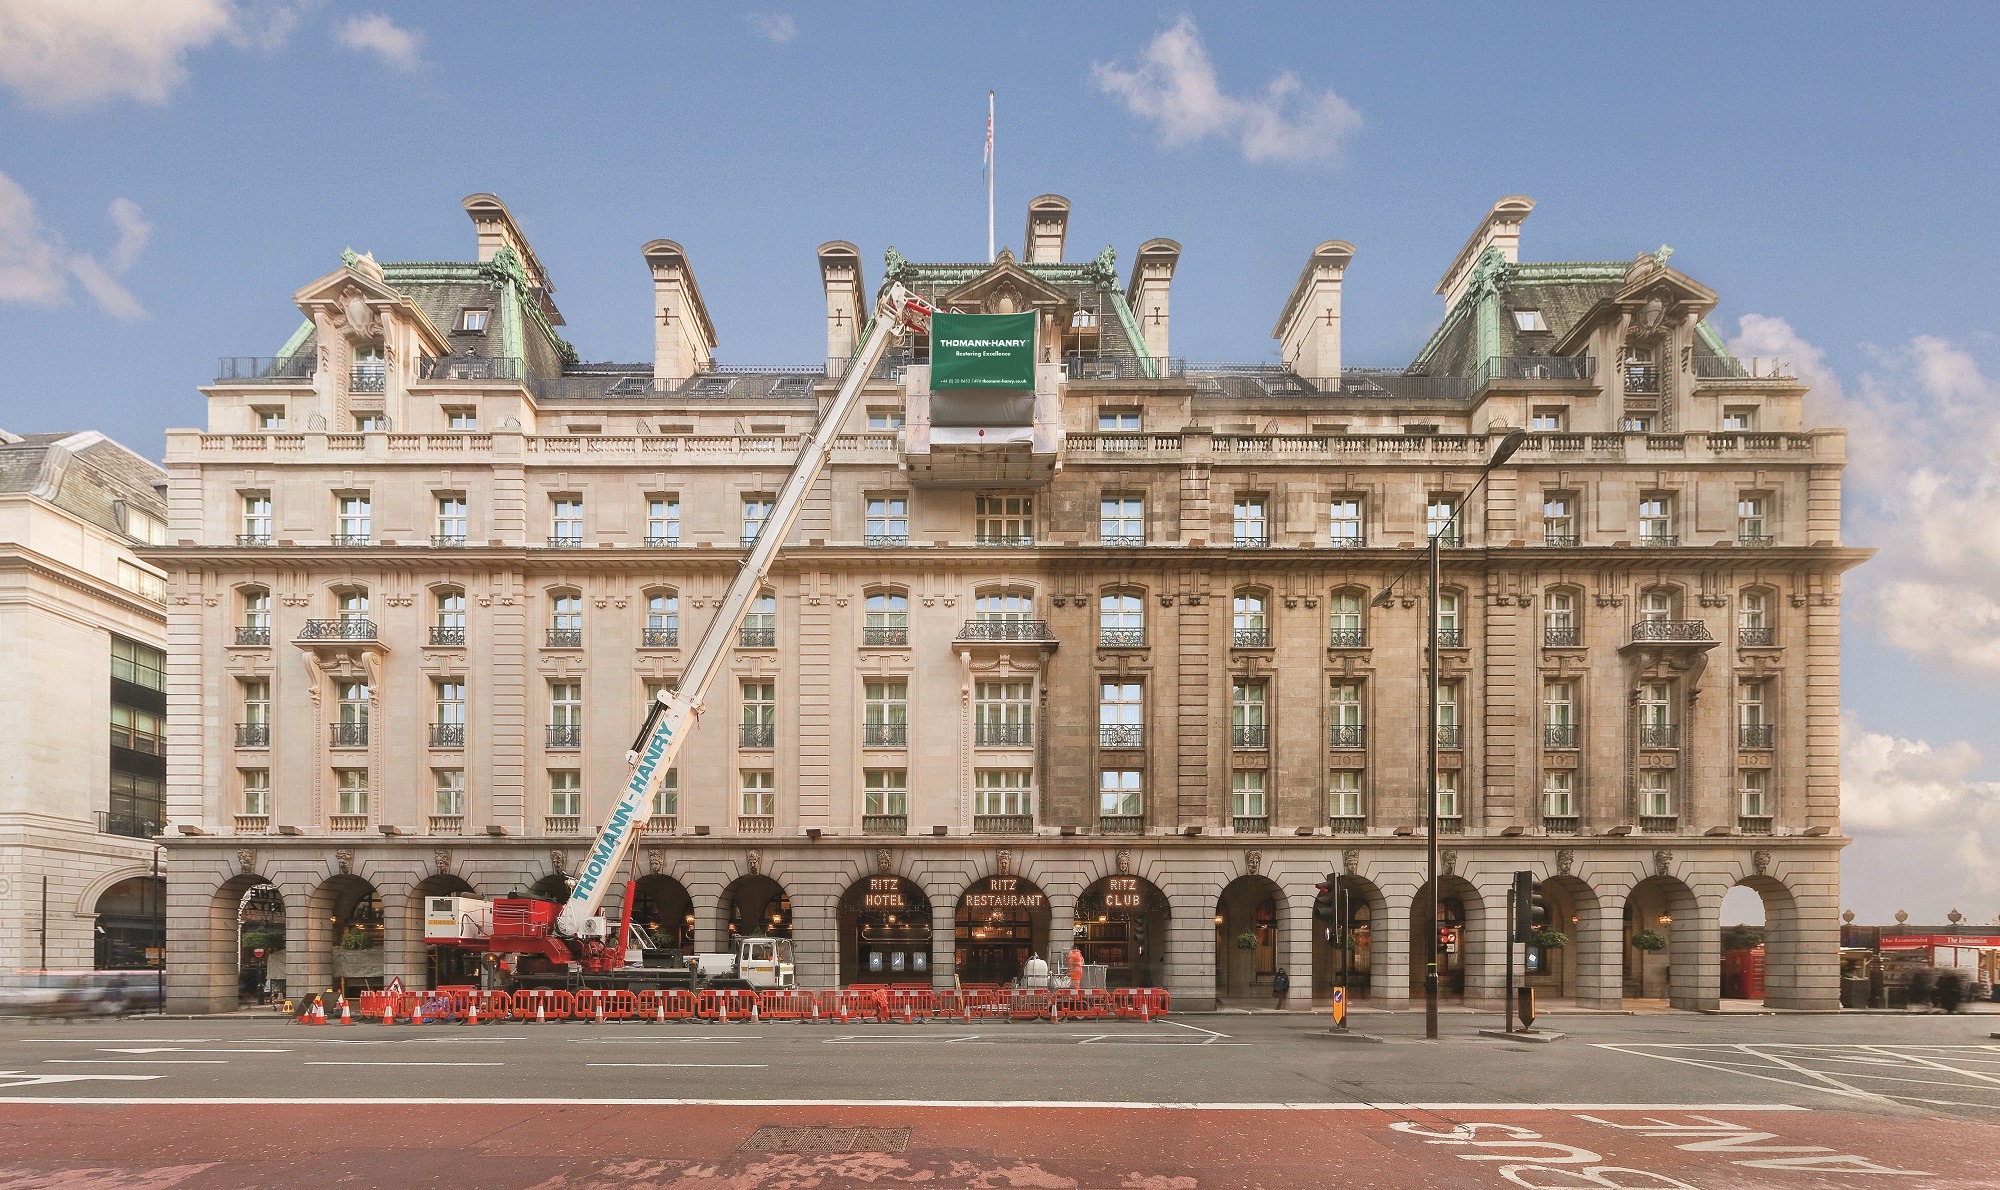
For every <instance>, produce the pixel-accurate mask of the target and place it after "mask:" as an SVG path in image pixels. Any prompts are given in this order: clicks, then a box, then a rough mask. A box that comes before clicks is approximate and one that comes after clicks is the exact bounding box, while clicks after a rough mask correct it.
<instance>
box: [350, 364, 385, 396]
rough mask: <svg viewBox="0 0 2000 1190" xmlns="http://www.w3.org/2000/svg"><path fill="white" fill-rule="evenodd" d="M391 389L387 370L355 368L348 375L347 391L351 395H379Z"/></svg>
mask: <svg viewBox="0 0 2000 1190" xmlns="http://www.w3.org/2000/svg"><path fill="white" fill-rule="evenodd" d="M388 387H389V370H388V369H387V368H353V369H350V370H349V371H348V373H347V391H348V392H351V393H379V392H384V391H386V390H387V389H388Z"/></svg>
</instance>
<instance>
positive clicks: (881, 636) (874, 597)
mask: <svg viewBox="0 0 2000 1190" xmlns="http://www.w3.org/2000/svg"><path fill="white" fill-rule="evenodd" d="M861 643H862V644H864V645H907V644H909V643H910V597H909V596H908V595H905V594H903V593H902V592H901V591H871V592H869V594H868V597H867V599H866V600H865V601H864V606H863V609H862V625H861Z"/></svg>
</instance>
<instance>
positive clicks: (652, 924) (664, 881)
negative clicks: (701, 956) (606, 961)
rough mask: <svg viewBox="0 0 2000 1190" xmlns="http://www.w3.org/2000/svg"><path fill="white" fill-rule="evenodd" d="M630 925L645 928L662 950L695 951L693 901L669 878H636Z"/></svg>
mask: <svg viewBox="0 0 2000 1190" xmlns="http://www.w3.org/2000/svg"><path fill="white" fill-rule="evenodd" d="M632 922H633V924H635V925H639V926H643V927H645V930H646V933H647V934H648V935H649V936H650V937H651V938H652V939H653V945H654V946H656V947H658V948H660V949H661V950H677V951H680V952H681V953H682V954H692V953H693V952H694V898H692V897H690V896H689V895H688V890H687V889H686V888H685V887H684V886H683V885H682V884H681V882H680V881H678V880H676V879H674V878H673V877H672V876H665V875H660V874H658V873H655V874H653V875H650V876H641V877H639V882H638V884H637V885H636V886H635V887H634V888H633V897H632Z"/></svg>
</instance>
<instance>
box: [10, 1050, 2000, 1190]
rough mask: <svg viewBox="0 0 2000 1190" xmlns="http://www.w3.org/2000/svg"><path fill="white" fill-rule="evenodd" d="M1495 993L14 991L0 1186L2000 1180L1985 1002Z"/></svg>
mask: <svg viewBox="0 0 2000 1190" xmlns="http://www.w3.org/2000/svg"><path fill="white" fill-rule="evenodd" d="M1493 1023H1494V1022H1493V1021H1491V1020H1489V1019H1487V1018H1486V1017H1484V1016H1473V1015H1468V1014H1457V1013H1453V1014H1448V1015H1447V1016H1446V1017H1445V1020H1444V1024H1445V1032H1446V1036H1445V1037H1444V1038H1443V1039H1441V1040H1439V1041H1437V1042H1426V1041H1424V1040H1422V1039H1421V1036H1420V1033H1421V1028H1422V1020H1421V1017H1420V1016H1418V1015H1416V1014H1408V1015H1402V1014H1397V1015H1372V1014H1371V1015H1367V1016H1362V1017H1359V1018H1357V1020H1356V1028H1357V1029H1358V1030H1361V1031H1364V1032H1366V1033H1368V1034H1371V1035H1375V1036H1379V1037H1381V1038H1382V1039H1383V1040H1382V1041H1380V1042H1378V1043H1370V1042H1362V1041H1353V1040H1329V1039H1327V1038H1326V1037H1324V1036H1323V1035H1324V1033H1325V1032H1326V1021H1325V1019H1324V1018H1322V1017H1307V1016H1301V1015H1283V1016H1279V1015H1231V1014H1224V1015H1212V1016H1182V1017H1177V1018H1173V1019H1171V1020H1169V1021H1167V1022H1164V1023H1154V1024H1150V1025H1142V1024H1136V1023H1129V1024H1128V1023H1104V1024H1097V1023H1077V1024H1071V1023H1067V1022H1066V1023H1063V1024H1059V1025H1058V1024H1046V1023H1043V1024H1012V1025H995V1026H977V1027H959V1026H948V1025H914V1026H898V1025H868V1026H853V1025H849V1026H840V1025H802V1024H773V1023H764V1024H761V1025H727V1026H723V1025H715V1024H686V1025H665V1026H658V1025H629V1024H628V1025H602V1026H589V1025H574V1024H562V1025H547V1026H541V1027H534V1026H525V1027H524V1026H517V1025H503V1026H483V1027H479V1028H467V1027H463V1026H426V1027H423V1028H413V1027H387V1028H385V1027H383V1026H380V1025H356V1026H353V1027H349V1028H342V1027H339V1026H325V1027H320V1028H308V1027H303V1026H298V1025H293V1024H291V1023H289V1022H288V1021H285V1020H284V1019H282V1018H246V1017H230V1018H217V1019H214V1020H205V1021H161V1020H148V1019H143V1018H141V1019H128V1020H114V1021H80V1022H76V1023H72V1024H58V1023H50V1024H39V1025H37V1024H26V1023H19V1022H15V1023H8V1024H4V1025H0V1123H4V1124H5V1125H6V1127H4V1128H0V1187H5V1188H7V1190H25V1188H28V1187H42V1186H47V1187H72V1186H76V1187H85V1188H87V1190H99V1188H102V1190H110V1188H112V1187H118V1188H120V1190H131V1188H137V1187H144V1188H145V1190H156V1188H157V1190H166V1188H168V1187H182V1186H186V1187H191V1188H195V1187H198V1188H202V1190H206V1188H208V1187H223V1186H252V1185H255V1186H293V1185H298V1186H308V1185H311V1186H321V1185H326V1184H328V1183H329V1182H330V1181H336V1180H340V1179H345V1180H346V1181H347V1182H348V1183H349V1184H354V1185H397V1186H429V1185H438V1186H478V1187H481V1188H482V1190H484V1188H488V1187H514V1186H521V1187H537V1188H539V1190H553V1188H556V1187H570V1186H597V1185H605V1186H629V1187H641V1186H646V1187H667V1186H688V1187H693V1186H711V1185H729V1186H734V1187H753V1186H767V1185H768V1186H792V1187H801V1188H804V1187H836V1186H849V1185H857V1186H858V1185H874V1186H881V1185H897V1184H903V1183H921V1184H924V1185H928V1186H960V1185H965V1186H1036V1187H1072V1186H1076V1187H1094V1186H1120V1187H1142V1188H1145V1190H1195V1188H1198V1187H1215V1186H1293V1185H1300V1186H1304V1185H1312V1186H1324V1185H1343V1186H1415V1185H1435V1186H1453V1187H1456V1186H1495V1187H1504V1186H1529V1187H1537V1188H1544V1187H1545V1188H1547V1190H1557V1188H1562V1190H1567V1188H1569V1187H1592V1186H1597V1187H1631V1188H1635V1190H1636V1188H1637V1187H1676V1186H1687V1187H1699V1188H1701V1190H1720V1188H1728V1187H1766V1186H1776V1185H1782V1186H1798V1187H1818V1186H1856V1185H1868V1184H1885V1185H1898V1186H1925V1187H1930V1186H1936V1187H1946V1186H1950V1187H1964V1186H1996V1187H2000V1175H1996V1174H1993V1173H1990V1172H1989V1169H1991V1168H1992V1167H1993V1166H1994V1162H1993V1161H1992V1160H1991V1159H1990V1157H1991V1154H1992V1153H1994V1152H1995V1151H2000V1149H1997V1148H1996V1146H2000V1041H1996V1040H1994V1039H1993V1038H1991V1037H1990V1036H1989V1035H1988V1034H1989V1031H1990V1030H1991V1029H1992V1028H1993V1026H1994V1024H1995V1023H1996V1022H1995V1020H1994V1019H1993V1018H1975V1017H1957V1018H1944V1017H1876V1016H1859V1017H1849V1016H1839V1017H1836V1016H1796V1017H1793V1016H1779V1017H1707V1016H1689V1015H1678V1014H1675V1015H1662V1016H1631V1017H1627V1016H1590V1017H1581V1016H1579V1017H1554V1018H1545V1020H1544V1022H1543V1024H1544V1025H1545V1026H1546V1027H1548V1028H1551V1029H1555V1030H1559V1031H1561V1032H1563V1033H1564V1034H1565V1035H1566V1036H1565V1037H1564V1038H1563V1039H1561V1040H1559V1041H1555V1042H1552V1043H1548V1044H1525V1043H1521V1042H1510V1041H1504V1040H1496V1039H1487V1038H1482V1037H1479V1036H1477V1035H1476V1033H1475V1030H1476V1029H1477V1028H1479V1027H1482V1026H1489V1025H1491V1024H1493ZM815 1128H817V1129H819V1131H814V1129H815ZM1329 1162H1334V1163H1335V1164H1337V1166H1338V1172H1339V1177H1338V1178H1335V1179H1332V1180H1329V1178H1328V1176H1327V1171H1328V1170H1329V1168H1331V1166H1330V1165H1329ZM1620 1170H1623V1171H1625V1172H1619V1171H1620ZM1593 1171H1594V1172H1593Z"/></svg>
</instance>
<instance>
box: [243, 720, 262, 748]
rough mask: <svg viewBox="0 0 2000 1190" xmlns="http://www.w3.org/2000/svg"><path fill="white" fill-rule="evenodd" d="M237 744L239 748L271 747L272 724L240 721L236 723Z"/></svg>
mask: <svg viewBox="0 0 2000 1190" xmlns="http://www.w3.org/2000/svg"><path fill="white" fill-rule="evenodd" d="M236 746H237V747H238V748H268V747H270V746H271V725H270V724H269V723H238V724H237V725H236Z"/></svg>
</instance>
